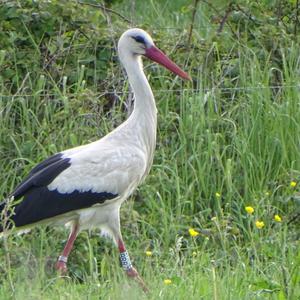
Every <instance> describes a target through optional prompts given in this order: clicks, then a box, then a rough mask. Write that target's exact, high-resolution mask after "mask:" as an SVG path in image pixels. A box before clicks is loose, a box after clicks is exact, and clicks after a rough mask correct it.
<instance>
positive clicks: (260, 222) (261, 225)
mask: <svg viewBox="0 0 300 300" xmlns="http://www.w3.org/2000/svg"><path fill="white" fill-rule="evenodd" d="M255 226H256V228H258V229H262V228H263V227H264V226H265V223H264V222H263V221H258V220H257V221H256V222H255Z"/></svg>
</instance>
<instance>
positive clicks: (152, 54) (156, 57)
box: [145, 46, 192, 80]
mask: <svg viewBox="0 0 300 300" xmlns="http://www.w3.org/2000/svg"><path fill="white" fill-rule="evenodd" d="M145 56H146V57H148V58H150V59H151V60H153V61H155V62H157V63H159V64H161V65H162V66H164V67H165V68H167V69H168V70H170V71H171V72H173V73H175V74H177V75H178V76H180V77H181V78H183V79H187V80H192V79H191V77H190V76H189V75H188V74H187V73H185V72H184V71H182V70H181V69H180V68H179V67H178V66H177V65H176V64H175V63H174V62H172V61H171V59H170V58H168V56H167V55H166V54H164V53H163V52H162V51H161V50H159V49H158V48H157V47H155V46H151V47H150V48H148V49H146V53H145Z"/></svg>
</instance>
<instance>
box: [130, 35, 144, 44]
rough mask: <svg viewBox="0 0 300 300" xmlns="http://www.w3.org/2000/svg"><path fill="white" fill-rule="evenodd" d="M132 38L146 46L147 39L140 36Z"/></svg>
mask: <svg viewBox="0 0 300 300" xmlns="http://www.w3.org/2000/svg"><path fill="white" fill-rule="evenodd" d="M132 38H133V39H134V40H135V41H136V42H138V43H141V44H145V39H144V38H143V37H142V36H140V35H137V36H133V37H132Z"/></svg>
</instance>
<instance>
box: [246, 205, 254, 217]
mask: <svg viewBox="0 0 300 300" xmlns="http://www.w3.org/2000/svg"><path fill="white" fill-rule="evenodd" d="M245 211H246V212H247V213H248V214H249V215H252V214H253V213H254V208H253V207H252V206H246V207H245Z"/></svg>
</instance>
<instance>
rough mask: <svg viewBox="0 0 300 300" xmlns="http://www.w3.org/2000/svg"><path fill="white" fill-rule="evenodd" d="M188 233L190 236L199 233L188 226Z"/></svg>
mask: <svg viewBox="0 0 300 300" xmlns="http://www.w3.org/2000/svg"><path fill="white" fill-rule="evenodd" d="M189 234H190V236H192V237H196V236H197V235H199V232H198V231H196V230H195V229H193V228H190V229H189Z"/></svg>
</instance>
